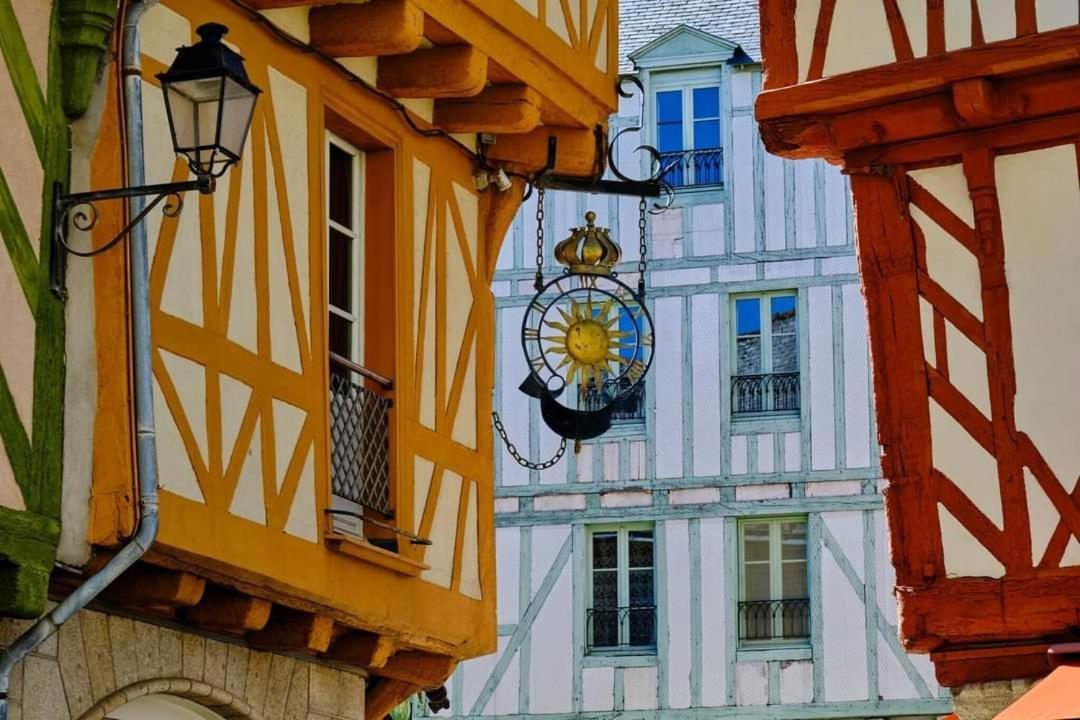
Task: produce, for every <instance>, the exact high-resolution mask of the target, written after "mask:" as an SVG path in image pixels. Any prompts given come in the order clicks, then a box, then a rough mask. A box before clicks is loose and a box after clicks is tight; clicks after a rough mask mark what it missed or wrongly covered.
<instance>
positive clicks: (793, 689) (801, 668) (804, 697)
mask: <svg viewBox="0 0 1080 720" xmlns="http://www.w3.org/2000/svg"><path fill="white" fill-rule="evenodd" d="M908 697H912V696H910V695H909V696H908ZM813 699H814V663H813V661H810V660H799V661H792V662H782V663H780V702H781V703H809V702H812V701H813Z"/></svg>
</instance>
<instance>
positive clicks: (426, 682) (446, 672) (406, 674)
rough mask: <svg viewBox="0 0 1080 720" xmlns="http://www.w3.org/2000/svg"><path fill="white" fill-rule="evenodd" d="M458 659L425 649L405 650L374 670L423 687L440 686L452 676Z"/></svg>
mask: <svg viewBox="0 0 1080 720" xmlns="http://www.w3.org/2000/svg"><path fill="white" fill-rule="evenodd" d="M457 663H458V659H457V658H452V657H449V656H447V655H436V654H434V653H429V652H425V651H423V650H404V651H402V652H399V653H397V654H396V655H394V656H393V657H391V658H390V659H389V660H388V661H387V662H386V664H385V665H383V666H382V667H380V668H378V669H376V670H375V671H374V672H375V673H377V674H378V675H381V676H382V677H384V678H390V679H392V680H399V681H401V682H404V683H408V684H410V685H416V686H417V687H422V688H431V687H438V686H439V685H442V684H443V682H445V681H446V678H448V677H450V674H451V673H452V672H454V668H455V667H456V666H457Z"/></svg>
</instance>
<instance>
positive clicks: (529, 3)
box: [517, 0, 540, 16]
mask: <svg viewBox="0 0 1080 720" xmlns="http://www.w3.org/2000/svg"><path fill="white" fill-rule="evenodd" d="M517 4H518V5H520V6H521V7H523V8H525V11H526V12H527V13H529V14H530V15H533V16H538V15H539V14H540V0H517Z"/></svg>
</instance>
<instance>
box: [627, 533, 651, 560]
mask: <svg viewBox="0 0 1080 720" xmlns="http://www.w3.org/2000/svg"><path fill="white" fill-rule="evenodd" d="M652 566H653V534H652V530H631V531H630V567H632V568H643V567H648V568H651V567H652Z"/></svg>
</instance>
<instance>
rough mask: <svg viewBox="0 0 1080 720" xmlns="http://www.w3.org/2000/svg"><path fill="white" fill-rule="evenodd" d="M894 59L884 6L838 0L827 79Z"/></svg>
mask: <svg viewBox="0 0 1080 720" xmlns="http://www.w3.org/2000/svg"><path fill="white" fill-rule="evenodd" d="M895 60H896V54H895V53H894V52H893V44H892V36H891V35H890V34H889V24H888V21H887V20H886V19H885V6H884V5H883V4H882V3H876V2H866V0H836V9H835V10H834V11H833V21H832V30H831V32H830V33H829V44H828V47H827V48H826V51H825V70H824V77H830V76H832V75H839V74H840V73H845V72H851V71H852V70H859V69H861V68H868V67H876V66H878V65H886V64H888V63H891V62H894V61H895Z"/></svg>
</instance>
